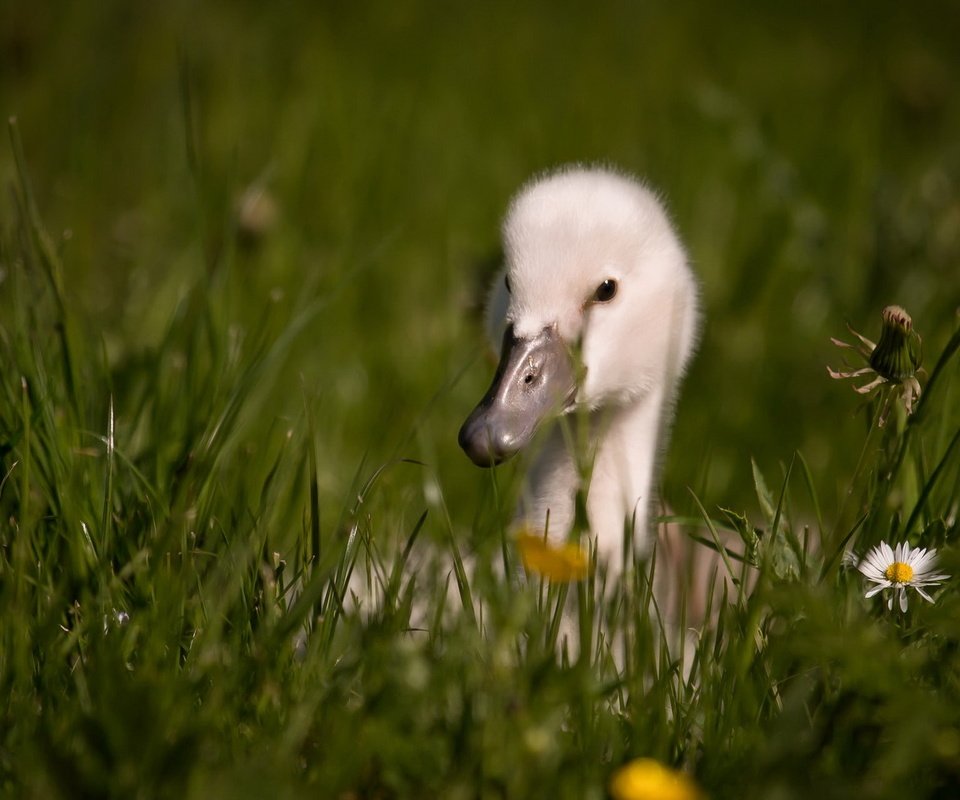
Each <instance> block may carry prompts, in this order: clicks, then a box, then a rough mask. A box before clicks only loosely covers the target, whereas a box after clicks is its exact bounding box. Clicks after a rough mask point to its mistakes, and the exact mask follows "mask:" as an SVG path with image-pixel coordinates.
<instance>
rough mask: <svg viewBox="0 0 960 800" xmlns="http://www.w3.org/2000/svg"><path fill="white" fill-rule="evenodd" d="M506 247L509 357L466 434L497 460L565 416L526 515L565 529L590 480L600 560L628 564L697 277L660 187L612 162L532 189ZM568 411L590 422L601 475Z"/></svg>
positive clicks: (548, 446) (552, 529)
mask: <svg viewBox="0 0 960 800" xmlns="http://www.w3.org/2000/svg"><path fill="white" fill-rule="evenodd" d="M503 245H504V254H505V263H504V267H503V271H502V274H501V275H499V276H498V278H497V281H496V283H495V284H494V287H493V290H492V292H491V296H490V301H489V304H488V329H489V332H490V334H491V337H492V338H493V340H494V342H497V341H501V342H502V346H501V358H500V364H499V366H498V368H497V372H496V375H495V377H494V380H493V384H492V385H491V387H490V389H489V391H488V392H487V394H486V395H485V396H484V398H483V399H482V400H481V402H480V404H479V405H478V406H477V408H476V409H475V410H474V411H473V413H472V414H471V415H470V416H469V417H468V418H467V420H466V422H465V423H464V425H463V427H462V428H461V431H460V437H459V441H460V444H461V446H462V447H463V449H464V450H465V451H466V453H467V454H468V456H469V457H470V458H471V459H472V460H473V461H474V462H475V463H476V464H478V465H480V466H492V465H494V464H496V463H499V462H501V461H503V460H505V459H507V458H510V457H511V456H513V455H515V454H516V453H517V452H519V451H521V450H523V449H524V448H525V447H527V446H528V445H529V444H530V443H531V442H532V441H533V439H534V434H535V433H536V431H537V430H538V429H540V428H541V426H545V425H547V426H549V425H551V421H552V427H550V428H549V432H548V433H547V434H546V437H545V441H544V442H543V444H542V447H541V448H540V449H539V451H538V452H537V454H536V456H535V458H534V460H533V463H532V466H531V468H530V470H529V473H528V476H527V482H526V485H525V488H524V491H523V495H522V501H521V504H520V508H519V509H518V513H517V523H518V524H522V525H523V526H524V527H526V528H532V529H534V530H538V531H545V532H546V533H547V535H548V536H549V537H550V538H551V539H552V540H554V541H558V542H559V541H564V540H566V539H567V538H568V536H569V534H570V531H571V530H572V528H573V526H574V524H575V504H576V503H575V498H576V496H577V493H578V491H581V490H583V491H585V492H586V499H587V502H586V511H587V517H588V523H589V531H590V534H591V536H593V537H594V539H595V542H596V548H597V554H598V559H599V560H600V561H601V562H603V563H605V564H606V567H607V569H608V571H609V572H612V573H614V574H616V573H619V572H621V571H622V570H623V568H624V566H625V565H624V564H623V562H622V560H621V559H622V557H623V555H624V554H625V550H624V535H625V530H628V529H631V528H632V529H633V531H634V535H633V544H634V547H635V548H636V549H637V550H638V551H642V549H643V548H644V547H645V546H646V544H647V542H648V538H649V537H648V535H647V533H646V531H647V528H648V524H647V522H648V514H649V513H650V509H651V504H652V500H653V494H654V492H655V485H654V479H655V472H656V465H657V460H658V457H659V453H660V447H661V445H662V440H663V435H664V431H665V428H666V426H667V424H668V421H669V418H670V416H671V412H672V405H673V402H674V397H675V394H676V391H677V386H678V383H679V381H680V379H681V377H682V375H683V372H684V370H685V368H686V366H687V363H688V361H689V360H690V357H691V355H692V353H693V351H694V349H695V345H696V338H697V325H698V302H697V284H696V281H695V279H694V276H693V273H692V271H691V269H690V267H689V265H688V260H687V256H686V253H685V252H684V249H683V247H682V245H681V243H680V240H679V238H678V237H677V234H676V233H675V231H674V229H673V226H672V225H671V223H670V221H669V219H668V217H667V214H666V212H665V211H664V208H663V206H662V204H661V202H660V201H659V199H658V198H657V197H656V196H655V195H654V194H653V193H652V192H651V191H650V190H649V189H647V188H646V187H645V186H644V185H643V184H642V183H640V182H639V181H637V180H635V179H633V178H630V177H628V176H625V175H623V174H620V173H618V172H615V171H612V170H609V169H605V168H583V167H569V168H565V169H561V170H559V171H556V172H552V173H549V174H547V175H544V176H542V177H539V178H536V179H534V180H533V181H531V182H530V183H529V184H528V185H526V186H525V187H523V188H522V189H521V190H520V191H519V193H518V194H517V195H516V197H515V198H514V199H513V201H512V202H511V204H510V206H509V209H508V211H507V214H506V217H505V220H504V223H503ZM563 417H566V418H567V420H568V421H570V422H572V421H574V420H577V421H582V423H578V424H586V425H587V426H588V427H587V432H588V433H587V437H586V440H587V442H588V448H587V449H588V453H587V456H588V460H589V462H590V467H591V468H590V469H589V470H588V471H587V472H588V473H589V475H590V478H589V485H584V484H585V482H586V478H585V475H586V474H587V473H586V472H585V471H584V469H583V464H582V458H581V460H580V461H578V457H579V456H581V455H582V454H578V452H577V448H575V447H573V446H572V445H571V444H570V441H571V438H577V437H571V435H570V426H569V425H568V426H566V428H565V426H564V425H563V424H557V420H558V419H561V420H562V418H563ZM626 555H627V556H628V557H629V554H626Z"/></svg>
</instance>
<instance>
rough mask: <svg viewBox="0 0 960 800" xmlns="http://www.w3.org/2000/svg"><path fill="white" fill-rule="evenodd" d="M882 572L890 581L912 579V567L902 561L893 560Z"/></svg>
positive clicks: (908, 580) (899, 581)
mask: <svg viewBox="0 0 960 800" xmlns="http://www.w3.org/2000/svg"><path fill="white" fill-rule="evenodd" d="M883 574H884V576H885V577H886V579H887V580H888V581H890V582H891V583H909V582H910V581H911V580H913V567H911V566H910V565H909V564H904V563H903V562H902V561H894V562H893V563H892V564H891V565H890V566H889V567H887V569H886V570H885V571H884V573H883Z"/></svg>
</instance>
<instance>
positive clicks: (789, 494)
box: [0, 0, 960, 800]
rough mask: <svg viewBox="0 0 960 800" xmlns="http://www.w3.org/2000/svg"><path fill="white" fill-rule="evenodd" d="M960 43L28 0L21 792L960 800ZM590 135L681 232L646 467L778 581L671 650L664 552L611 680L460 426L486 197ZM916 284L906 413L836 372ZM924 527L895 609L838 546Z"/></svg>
mask: <svg viewBox="0 0 960 800" xmlns="http://www.w3.org/2000/svg"><path fill="white" fill-rule="evenodd" d="M958 40H960V13H958V12H957V10H956V9H955V8H954V7H953V5H952V4H951V3H949V2H945V1H942V0H923V2H919V3H914V4H911V5H910V6H909V7H907V5H906V4H894V3H845V4H829V3H813V4H810V3H807V4H786V5H780V6H778V7H776V8H774V7H773V6H768V5H767V4H758V3H753V2H747V0H735V2H731V3H726V4H724V5H723V6H722V7H719V6H717V7H713V6H708V5H705V4H696V3H693V2H686V0H682V1H681V2H677V3H661V2H646V3H614V2H602V3H599V4H596V3H595V4H590V5H589V7H588V6H587V5H586V4H583V5H580V4H560V3H546V2H542V3H541V2H535V3H529V4H517V3H507V2H492V3H486V4H470V5H468V4H461V3H451V4H444V5H442V6H441V5H440V4H428V3H424V2H413V0H401V2H394V3H375V4H351V5H349V6H348V5H346V4H343V5H334V4H311V3H306V2H294V1H293V0H291V1H290V2H280V3H275V4H258V3H253V2H237V3H227V2H208V3H202V4H200V3H193V2H187V0H173V2H170V3H165V4H149V3H142V2H135V3H129V2H128V3H119V2H114V1H113V0H110V1H109V2H101V3H96V4H95V3H76V4H72V5H71V6H69V7H64V8H53V7H46V6H43V5H41V4H38V3H34V4H27V3H23V2H20V1H19V0H11V1H10V2H5V3H3V4H2V5H0V110H2V112H3V117H4V120H5V128H6V131H5V137H4V140H3V142H2V144H0V185H2V187H3V192H2V195H0V353H2V355H0V358H2V370H0V697H2V698H3V700H2V702H0V794H2V795H3V796H9V797H37V798H47V797H64V798H67V797H104V796H106V797H143V798H151V797H191V798H192V797H229V798H233V797H237V798H243V797H250V798H255V797H263V796H270V797H275V798H286V797H290V798H299V797H324V798H326V797H330V798H343V799H344V800H346V799H347V798H405V797H442V798H471V797H481V798H537V797H558V798H604V797H607V796H611V795H610V792H611V778H612V777H613V776H614V775H615V774H616V772H617V770H618V769H619V768H620V767H621V766H623V765H624V764H627V763H629V762H630V761H631V760H632V759H635V758H640V757H646V758H652V759H655V760H656V761H657V762H659V763H660V764H663V765H665V766H667V767H669V768H671V769H676V770H679V771H681V772H683V773H684V774H686V775H688V776H690V778H691V780H692V781H694V782H695V783H696V785H697V786H699V787H700V789H701V790H702V792H703V793H705V794H706V795H707V796H709V797H711V798H727V797H729V798H763V800H778V799H779V798H782V799H783V800H791V799H792V798H808V797H817V798H821V799H822V800H826V799H827V798H848V797H861V798H888V797H890V798H893V797H897V798H903V797H910V798H913V797H917V798H921V797H923V798H927V797H929V798H951V797H956V796H958V795H960V594H958V592H957V591H956V581H957V580H958V578H957V577H956V576H960V549H958V547H957V543H958V535H960V527H958V522H957V517H958V505H960V402H958V399H957V398H958V391H960V385H958V378H960V375H958V373H960V355H958V354H957V351H958V349H960V317H958V310H960V137H958V131H960V100H958V95H957V92H956V90H955V87H956V85H957V79H958V77H960V50H958V49H957V47H956V42H957V41H958ZM568 162H586V163H595V162H599V163H605V164H615V165H617V166H619V167H620V168H622V169H624V170H627V171H629V172H631V173H634V174H637V175H641V176H644V178H645V179H646V180H648V181H649V182H650V184H651V185H652V186H654V187H656V189H657V190H658V192H659V193H660V194H661V195H662V197H663V198H664V200H665V202H666V204H667V206H668V207H669V209H670V212H671V215H672V218H673V220H674V222H675V224H676V226H677V229H678V230H679V232H680V234H681V236H682V238H683V240H684V242H685V243H686V245H687V247H688V249H689V254H690V258H691V263H692V264H693V265H694V268H695V270H696V272H697V274H698V276H699V278H700V280H701V284H702V288H701V291H702V302H703V306H704V321H703V325H702V331H701V345H700V348H699V353H698V355H697V356H696V358H695V361H694V364H693V366H692V368H691V371H690V373H689V375H688V376H687V378H686V380H685V382H684V387H683V392H682V396H681V398H680V402H679V404H678V407H677V413H676V421H675V424H674V426H673V429H672V435H671V441H670V450H669V454H668V456H667V457H666V459H665V464H664V474H663V479H662V491H663V496H664V499H665V501H666V502H667V503H668V504H669V506H670V508H671V510H672V511H671V515H672V518H673V519H674V520H677V521H679V522H680V523H681V524H683V525H684V529H685V531H686V532H687V535H691V536H695V537H697V538H698V539H701V540H703V541H704V542H705V543H704V545H703V546H705V547H709V546H711V544H712V542H713V541H714V538H713V537H714V534H720V533H724V532H730V533H732V534H733V535H735V536H736V537H738V538H739V539H740V541H741V542H742V546H740V547H738V548H736V550H737V552H736V553H733V554H731V555H730V556H729V557H728V559H727V564H728V565H729V569H730V572H731V573H733V575H734V576H735V577H736V576H738V575H739V571H740V570H741V568H742V566H741V565H742V564H743V563H744V562H749V563H751V564H752V565H754V566H755V567H756V568H757V570H758V571H759V573H760V577H759V579H758V582H757V586H756V588H755V589H754V591H752V592H751V593H747V592H735V593H734V594H731V596H729V597H728V598H727V599H728V601H729V602H728V603H727V604H726V605H725V606H724V608H723V609H722V610H721V611H720V612H719V616H718V621H717V622H716V624H714V625H709V626H705V627H703V628H702V629H700V630H698V631H696V635H695V637H693V639H692V640H688V643H687V647H688V648H691V649H692V651H691V650H689V649H688V651H687V652H684V653H682V654H678V653H677V652H676V651H671V650H670V649H669V648H667V647H665V646H662V645H663V643H662V641H661V638H662V634H661V632H660V628H659V626H658V625H657V622H656V618H657V609H656V608H655V604H654V603H653V600H652V598H651V594H650V591H649V586H648V583H647V581H646V579H645V577H643V575H644V573H643V572H642V571H641V572H640V573H638V575H639V577H637V579H636V581H635V582H633V583H631V584H630V585H627V586H624V587H623V597H624V602H625V603H626V612H627V613H625V614H624V619H626V620H628V621H629V622H627V623H624V624H625V625H629V627H630V636H631V649H630V654H629V658H628V660H627V669H626V670H625V672H624V673H623V674H617V671H616V670H615V669H614V668H613V665H612V663H611V661H610V659H609V657H608V654H606V653H604V652H603V651H602V648H601V649H596V650H590V651H587V652H585V653H584V654H582V655H581V656H580V657H579V658H576V659H574V660H573V661H572V662H571V661H566V662H564V661H563V660H558V659H557V657H556V655H555V652H554V647H553V640H552V639H553V636H555V628H554V626H553V618H554V610H555V608H556V604H557V602H558V594H559V593H560V592H561V591H563V589H562V587H560V586H558V585H553V586H550V585H547V584H546V583H543V582H541V581H539V580H537V579H534V580H531V581H530V582H528V583H526V584H523V585H516V584H515V583H513V582H509V581H504V580H502V579H500V578H498V577H497V574H498V572H497V569H496V568H495V564H496V562H497V561H498V560H499V559H502V558H504V557H506V558H508V559H509V558H510V557H511V555H510V553H511V548H512V541H511V532H510V529H509V522H510V518H511V512H512V509H513V505H514V501H515V497H516V494H517V491H518V488H519V480H520V478H521V477H522V474H523V468H524V463H523V462H522V461H521V462H518V463H512V462H511V463H509V464H506V465H504V466H502V467H499V468H497V469H496V470H493V471H483V470H479V469H477V468H475V467H474V466H473V465H471V464H470V463H469V461H468V460H467V459H466V457H465V456H464V455H463V453H462V452H461V451H460V450H459V448H458V447H457V442H456V434H457V429H458V427H459V425H460V423H461V422H462V420H463V418H464V417H465V416H466V414H467V413H468V412H469V411H470V409H471V408H472V407H473V405H474V404H475V403H476V401H477V400H478V399H479V397H480V396H481V395H482V393H483V391H484V390H485V389H486V386H487V385H488V382H489V380H490V376H491V373H492V370H493V360H492V356H490V355H489V354H488V352H487V345H486V343H485V341H484V335H483V331H482V312H481V309H482V304H483V301H484V296H485V292H486V288H487V286H488V284H489V281H490V280H491V278H492V275H493V273H494V271H495V269H496V266H497V265H498V263H499V259H500V252H499V224H500V220H501V217H502V214H503V212H504V208H505V206H506V204H507V202H508V201H509V198H510V197H511V195H512V194H513V192H514V191H516V189H517V188H518V187H519V186H520V185H522V184H523V183H524V182H525V181H526V180H528V179H529V178H530V176H531V175H534V174H536V173H537V172H539V171H541V170H544V169H547V168H550V167H554V166H556V165H559V164H563V163H568ZM891 304H898V305H900V306H903V307H904V308H905V309H907V311H909V313H910V315H911V316H912V319H913V325H914V330H915V331H917V332H918V333H919V334H920V335H921V336H922V351H923V371H922V372H920V373H919V374H918V378H919V382H920V385H921V387H922V393H921V395H920V397H919V399H918V400H917V402H916V403H915V408H914V409H913V413H912V414H910V415H907V414H906V412H905V410H904V408H903V405H902V403H901V402H900V401H899V400H897V399H895V398H894V400H893V401H892V406H891V408H892V410H891V411H890V414H889V417H888V419H887V421H886V424H885V425H883V426H880V425H878V418H879V416H880V413H881V407H882V405H883V403H884V402H885V401H886V400H888V399H889V397H890V396H891V395H893V394H895V393H896V391H897V387H891V386H889V385H887V386H884V387H882V390H881V392H880V394H879V395H873V396H861V395H858V394H856V393H855V392H854V391H853V390H852V385H860V384H859V383H857V384H851V383H850V382H849V381H840V380H832V379H831V378H830V376H829V375H828V373H827V369H826V367H827V366H831V367H834V368H839V367H841V365H842V358H843V356H844V351H842V350H840V349H838V348H837V347H836V346H835V345H834V344H832V343H831V341H830V339H831V337H835V338H838V339H843V340H846V341H855V338H854V335H853V334H852V333H851V332H850V331H849V330H848V328H847V325H848V324H849V325H850V326H852V328H854V329H856V330H857V331H859V332H860V333H862V334H863V335H864V336H866V337H868V338H870V339H872V340H874V341H876V340H877V337H878V336H879V334H880V327H881V310H882V309H883V308H884V307H886V306H888V305H891ZM851 363H853V362H852V361H851ZM868 379H869V378H867V379H866V380H868ZM864 382H865V381H864ZM814 541H816V542H818V543H819V544H818V545H817V546H813V545H812V542H814ZM901 541H908V542H910V543H911V545H913V546H917V547H926V548H937V550H938V553H939V556H940V569H941V570H942V572H943V573H945V574H947V575H951V576H954V577H953V578H950V579H948V580H945V581H943V586H942V587H940V588H935V589H933V590H931V591H933V592H934V599H935V602H933V603H927V602H925V601H924V600H923V599H922V598H921V597H920V596H919V595H918V594H917V593H916V592H914V591H912V590H911V593H910V604H909V608H908V610H907V611H906V612H900V610H899V608H897V607H896V606H895V607H894V608H893V609H888V607H887V604H886V602H885V599H886V593H884V595H877V596H874V597H871V598H866V597H864V594H865V592H866V591H867V589H868V588H869V583H868V582H866V581H865V579H864V577H863V576H862V575H861V574H860V573H859V572H858V571H856V570H855V569H851V568H849V567H846V566H844V562H843V557H842V554H843V552H844V551H845V550H849V549H852V550H853V551H855V552H856V553H858V554H860V555H863V554H864V553H865V552H866V551H867V550H868V549H869V548H871V547H873V546H875V545H877V544H879V543H880V542H887V543H889V544H891V545H893V544H896V543H898V542H901ZM408 550H425V551H427V552H435V553H438V554H442V556H443V558H442V559H440V562H442V563H447V564H453V565H455V566H457V568H456V569H453V570H449V569H448V570H446V571H445V570H442V569H433V570H423V571H418V572H416V573H414V574H413V575H411V574H410V572H409V571H405V570H404V557H405V555H406V553H407V551H408ZM504 554H506V556H505V555H504ZM466 558H469V559H470V560H471V561H472V562H473V563H476V564H478V565H479V566H478V568H477V570H476V571H475V572H471V573H470V574H467V573H466V572H464V571H463V570H461V569H459V565H460V563H461V559H466ZM355 572H360V573H367V574H370V575H372V576H375V578H376V579H378V580H380V581H381V582H382V584H383V585H384V587H385V600H384V602H383V603H382V604H381V605H380V606H379V607H378V608H375V609H370V608H366V609H364V610H363V612H362V613H360V612H358V611H357V610H356V609H355V608H352V607H351V606H350V604H345V603H344V602H342V601H343V598H344V593H345V591H346V587H347V584H348V582H349V578H350V575H351V574H353V573H355ZM589 586H590V584H589V581H586V582H581V583H579V584H572V585H570V586H568V587H567V589H566V590H569V591H574V592H580V593H584V594H585V593H586V592H587V591H588V589H589ZM448 596H455V597H456V598H459V600H460V602H459V604H457V603H455V604H454V607H453V608H452V609H451V608H450V605H449V603H448V601H447V598H448ZM415 605H416V606H418V607H424V606H425V607H426V608H428V609H429V613H428V617H429V618H430V619H431V624H430V625H429V626H426V627H427V630H417V631H411V630H410V618H411V609H412V608H413V607H414V606H415ZM589 605H590V604H589V603H586V604H585V606H586V607H587V609H588V610H592V611H594V612H595V613H597V614H602V613H604V609H603V608H598V609H590V608H589ZM477 608H481V609H482V614H479V615H478V613H477ZM640 796H641V795H637V797H640ZM646 796H649V797H653V796H655V795H644V797H646ZM660 796H662V797H666V795H660Z"/></svg>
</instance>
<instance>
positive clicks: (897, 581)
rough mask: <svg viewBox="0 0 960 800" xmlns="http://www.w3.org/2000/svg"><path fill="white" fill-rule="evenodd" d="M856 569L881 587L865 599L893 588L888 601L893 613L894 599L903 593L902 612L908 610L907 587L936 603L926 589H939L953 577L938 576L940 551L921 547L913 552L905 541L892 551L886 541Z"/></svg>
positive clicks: (871, 591)
mask: <svg viewBox="0 0 960 800" xmlns="http://www.w3.org/2000/svg"><path fill="white" fill-rule="evenodd" d="M856 567H857V569H858V570H860V572H862V573H863V574H864V575H865V576H866V577H867V580H870V581H873V582H874V583H876V584H877V585H876V586H874V587H873V588H871V589H870V591H868V592H867V593H866V595H864V597H873V596H874V595H875V594H877V593H878V592H882V591H883V590H884V589H893V592H892V593H891V595H890V597H889V598H888V600H887V608H889V609H891V610H893V598H894V596H895V595H896V594H897V593H898V592H899V594H900V610H901V611H906V610H907V588H908V587H913V588H914V589H916V590H917V592H918V593H919V594H920V596H921V597H922V598H923V599H924V600H926V601H928V602H930V603H932V602H933V598H932V597H931V596H930V595H929V594H927V593H926V592H925V591H924V590H923V587H924V586H935V585H937V584H939V583H940V582H941V581H944V580H946V579H947V578H949V577H950V576H949V575H940V574H935V573H934V570H935V569H936V567H937V551H936V550H934V549H930V550H926V549H925V548H922V547H918V548H917V549H916V550H912V549H911V548H910V545H908V544H907V543H906V542H901V543H900V544H898V545H897V546H896V549H892V548H891V547H890V545H888V544H887V543H886V542H880V544H878V545H877V546H876V547H874V548H872V549H871V550H870V551H869V552H868V553H867V554H866V555H865V556H864V557H863V558H862V559H860V560H859V562H856Z"/></svg>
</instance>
